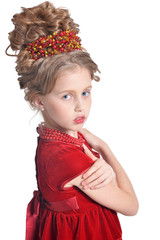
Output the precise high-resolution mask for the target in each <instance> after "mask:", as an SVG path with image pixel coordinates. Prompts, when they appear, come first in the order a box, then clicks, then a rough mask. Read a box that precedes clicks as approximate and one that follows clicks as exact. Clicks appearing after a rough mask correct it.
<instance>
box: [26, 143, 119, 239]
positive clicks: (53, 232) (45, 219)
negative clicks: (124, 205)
mask: <svg viewBox="0 0 160 240" xmlns="http://www.w3.org/2000/svg"><path fill="white" fill-rule="evenodd" d="M85 144H86V145H87V146H88V148H89V149H90V150H91V151H92V149H91V148H90V146H89V145H88V143H87V142H86V140H85ZM92 152H93V154H94V155H95V156H96V157H99V155H98V154H97V153H96V152H94V151H92ZM35 160H36V173H37V183H38V191H37V192H34V197H33V199H32V200H31V202H30V203H29V205H28V208H27V220H26V240H53V239H57V240H64V239H65V240H97V239H98V240H121V239H122V230H121V226H120V222H119V219H118V217H117V213H116V212H114V211H112V210H110V209H108V208H105V207H103V206H101V205H99V204H97V203H96V202H94V201H93V200H92V199H90V198H89V197H88V196H86V195H85V194H84V193H83V192H81V191H80V190H79V189H78V188H76V187H70V188H64V186H65V184H66V183H67V182H68V181H70V180H71V179H73V178H75V177H76V176H78V175H80V174H82V173H83V172H85V171H86V170H87V169H88V168H89V167H91V166H92V164H93V161H92V160H91V159H90V158H89V157H88V156H87V155H86V154H85V153H84V151H83V147H79V146H77V145H75V144H70V143H65V142H60V141H56V140H55V141H54V140H52V141H48V140H43V139H41V138H38V147H37V152H36V158H35ZM68 206H69V207H68Z"/></svg>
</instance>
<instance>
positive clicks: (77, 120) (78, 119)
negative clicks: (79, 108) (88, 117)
mask: <svg viewBox="0 0 160 240" xmlns="http://www.w3.org/2000/svg"><path fill="white" fill-rule="evenodd" d="M84 121H85V116H79V117H77V118H75V119H74V122H75V123H77V124H81V123H84Z"/></svg>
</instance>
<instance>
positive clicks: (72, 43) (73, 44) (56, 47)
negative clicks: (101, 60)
mask: <svg viewBox="0 0 160 240" xmlns="http://www.w3.org/2000/svg"><path fill="white" fill-rule="evenodd" d="M25 50H26V51H28V52H29V54H30V56H31V58H32V59H34V60H37V59H39V58H42V57H48V56H53V55H56V54H61V53H63V52H66V53H67V52H71V51H73V50H82V47H81V39H80V38H79V37H78V36H77V34H76V32H74V31H70V30H66V31H61V32H60V33H59V34H56V33H55V32H54V33H53V34H51V35H48V36H44V37H41V38H39V39H37V40H36V41H34V42H32V43H28V44H26V47H25Z"/></svg>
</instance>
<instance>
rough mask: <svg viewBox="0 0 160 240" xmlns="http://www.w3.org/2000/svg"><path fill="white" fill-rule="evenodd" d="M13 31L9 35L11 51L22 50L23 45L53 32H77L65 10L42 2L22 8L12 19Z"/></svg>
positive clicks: (74, 24)
mask: <svg viewBox="0 0 160 240" xmlns="http://www.w3.org/2000/svg"><path fill="white" fill-rule="evenodd" d="M12 22H13V24H14V25H15V29H14V30H13V31H12V32H10V33H9V40H10V45H11V48H12V50H14V51H17V50H24V45H25V44H27V43H30V42H32V41H35V40H36V39H38V38H40V37H42V36H45V35H48V34H50V33H53V32H60V31H62V30H67V29H68V30H74V31H76V32H77V33H78V32H79V29H78V26H79V25H78V24H76V23H74V21H73V19H72V18H71V17H70V14H69V12H68V10H67V9H63V8H55V7H54V5H53V4H51V3H49V2H44V3H42V4H40V5H38V6H36V7H33V8H24V7H22V12H21V13H19V14H15V15H14V16H13V19H12Z"/></svg>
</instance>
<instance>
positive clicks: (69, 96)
mask: <svg viewBox="0 0 160 240" xmlns="http://www.w3.org/2000/svg"><path fill="white" fill-rule="evenodd" d="M70 98H71V95H69V94H66V95H65V96H63V99H64V100H69V99H70Z"/></svg>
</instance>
